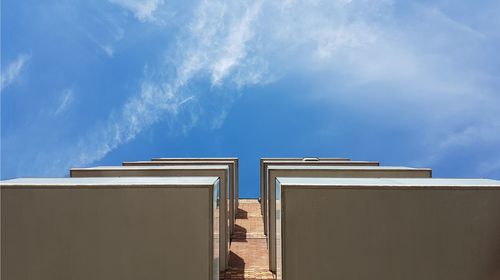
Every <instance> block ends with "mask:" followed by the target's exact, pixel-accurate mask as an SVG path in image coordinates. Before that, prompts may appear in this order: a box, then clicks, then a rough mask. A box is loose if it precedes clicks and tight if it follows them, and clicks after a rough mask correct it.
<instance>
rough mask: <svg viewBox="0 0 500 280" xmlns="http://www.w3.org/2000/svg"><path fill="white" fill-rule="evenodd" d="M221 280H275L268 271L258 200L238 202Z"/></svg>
mask: <svg viewBox="0 0 500 280" xmlns="http://www.w3.org/2000/svg"><path fill="white" fill-rule="evenodd" d="M221 279H249V280H254V279H255V280H257V279H276V278H275V276H274V275H273V273H271V272H270V271H269V253H268V250H267V241H266V238H265V235H264V224H263V220H262V215H261V214H260V203H259V202H258V201H257V199H240V200H239V209H238V213H237V214H236V223H235V229H234V233H233V236H232V242H231V252H230V256H229V268H228V270H227V271H226V272H225V273H223V275H221Z"/></svg>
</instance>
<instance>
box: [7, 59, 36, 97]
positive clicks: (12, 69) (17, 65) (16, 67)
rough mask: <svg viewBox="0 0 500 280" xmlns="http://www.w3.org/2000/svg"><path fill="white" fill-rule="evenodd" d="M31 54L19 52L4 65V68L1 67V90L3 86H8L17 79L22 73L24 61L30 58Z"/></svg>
mask: <svg viewBox="0 0 500 280" xmlns="http://www.w3.org/2000/svg"><path fill="white" fill-rule="evenodd" d="M30 58H31V55H28V54H21V55H19V56H18V57H17V58H16V60H14V61H12V62H11V63H9V64H8V65H7V67H5V69H2V75H1V78H0V89H1V90H3V89H4V88H6V87H8V86H9V85H11V84H12V83H14V82H15V81H17V80H18V79H19V77H20V75H21V73H22V70H23V68H24V67H25V65H26V63H27V62H28V61H29V60H30Z"/></svg>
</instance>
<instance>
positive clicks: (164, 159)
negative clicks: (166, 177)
mask: <svg viewBox="0 0 500 280" xmlns="http://www.w3.org/2000/svg"><path fill="white" fill-rule="evenodd" d="M151 160H154V161H169V160H176V161H177V160H187V161H190V160H194V161H203V160H238V158H237V157H221V158H218V157H215V158H163V157H158V158H152V159H151Z"/></svg>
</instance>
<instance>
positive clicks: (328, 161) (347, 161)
mask: <svg viewBox="0 0 500 280" xmlns="http://www.w3.org/2000/svg"><path fill="white" fill-rule="evenodd" d="M262 162H263V163H267V164H268V165H269V164H273V163H276V164H281V165H283V164H293V165H300V164H311V165H314V164H317V165H327V164H328V163H332V164H339V163H345V164H351V165H357V164H359V165H362V164H367V165H378V164H379V162H378V161H358V160H356V161H355V160H321V161H300V160H264V161H262Z"/></svg>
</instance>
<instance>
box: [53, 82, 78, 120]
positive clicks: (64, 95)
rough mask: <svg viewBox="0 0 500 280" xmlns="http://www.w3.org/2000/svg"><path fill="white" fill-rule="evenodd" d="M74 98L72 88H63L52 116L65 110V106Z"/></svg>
mask: <svg viewBox="0 0 500 280" xmlns="http://www.w3.org/2000/svg"><path fill="white" fill-rule="evenodd" d="M73 99H74V92H73V89H70V88H67V89H64V90H63V91H62V92H61V94H60V97H59V105H58V106H57V108H56V109H55V110H54V116H57V115H59V114H61V113H63V112H64V111H66V110H67V108H68V107H69V106H70V105H71V103H72V102H73Z"/></svg>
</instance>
